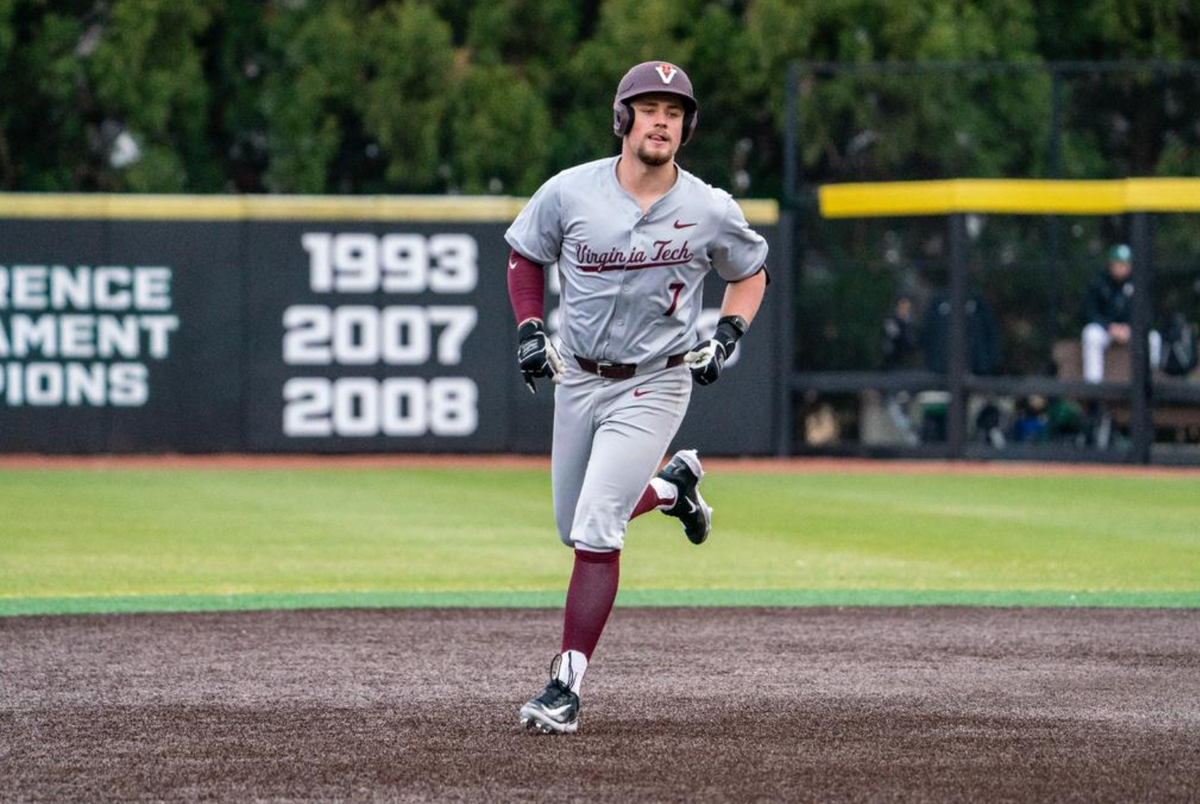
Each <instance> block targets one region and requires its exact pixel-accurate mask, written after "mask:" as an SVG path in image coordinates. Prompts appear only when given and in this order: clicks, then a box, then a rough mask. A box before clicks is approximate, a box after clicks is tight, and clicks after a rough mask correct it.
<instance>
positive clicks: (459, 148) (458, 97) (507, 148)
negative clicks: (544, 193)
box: [449, 65, 553, 194]
mask: <svg viewBox="0 0 1200 804" xmlns="http://www.w3.org/2000/svg"><path fill="white" fill-rule="evenodd" d="M449 119H450V132H451V138H450V144H451V146H452V150H451V166H452V169H453V170H452V176H453V179H454V182H455V184H456V185H458V189H460V190H462V191H463V192H467V193H488V192H506V193H519V194H530V193H532V192H533V191H534V190H536V189H537V188H538V185H540V184H541V183H542V182H543V181H545V180H546V178H547V175H546V162H547V157H548V155H549V152H550V137H551V133H552V131H553V128H552V126H551V125H550V113H549V112H548V111H547V109H546V105H545V102H544V101H543V99H542V96H541V94H540V93H538V92H536V91H535V90H534V89H533V87H531V86H530V85H529V83H528V82H527V81H525V80H523V79H522V78H521V77H520V76H519V75H517V74H516V73H515V71H514V70H512V69H511V68H509V67H505V66H502V65H496V66H490V67H478V66H477V67H472V68H471V69H470V70H469V71H468V72H467V74H466V76H465V77H464V79H463V80H462V81H461V82H460V84H459V86H458V87H457V89H456V93H455V99H454V103H453V106H452V113H451V114H450V116H449Z"/></svg>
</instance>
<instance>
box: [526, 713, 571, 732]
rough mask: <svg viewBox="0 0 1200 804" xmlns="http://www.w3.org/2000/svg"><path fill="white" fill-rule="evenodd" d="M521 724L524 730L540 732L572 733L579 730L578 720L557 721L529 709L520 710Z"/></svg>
mask: <svg viewBox="0 0 1200 804" xmlns="http://www.w3.org/2000/svg"><path fill="white" fill-rule="evenodd" d="M521 725H522V726H524V727H525V729H526V731H536V732H540V733H542V734H574V733H575V732H576V731H578V730H579V721H578V720H572V721H571V722H570V723H559V722H557V721H555V720H551V719H550V718H547V717H545V716H544V715H542V714H541V713H540V712H536V711H532V710H529V709H522V710H521Z"/></svg>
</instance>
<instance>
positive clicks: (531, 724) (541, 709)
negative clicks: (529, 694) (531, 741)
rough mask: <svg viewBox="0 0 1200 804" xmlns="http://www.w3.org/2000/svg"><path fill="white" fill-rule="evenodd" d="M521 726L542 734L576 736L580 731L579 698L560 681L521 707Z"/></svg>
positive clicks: (554, 680)
mask: <svg viewBox="0 0 1200 804" xmlns="http://www.w3.org/2000/svg"><path fill="white" fill-rule="evenodd" d="M521 725H522V726H524V727H525V728H526V729H529V730H537V731H539V732H541V733H542V734H574V733H575V732H576V731H577V730H578V729H579V696H578V695H576V694H575V693H573V692H571V688H570V687H568V686H567V685H566V684H564V683H562V682H561V681H559V680H558V679H551V680H550V683H549V684H547V685H546V689H545V690H543V691H542V694H541V695H539V696H538V697H536V698H534V699H533V700H532V701H530V702H529V703H527V704H525V705H524V706H522V707H521Z"/></svg>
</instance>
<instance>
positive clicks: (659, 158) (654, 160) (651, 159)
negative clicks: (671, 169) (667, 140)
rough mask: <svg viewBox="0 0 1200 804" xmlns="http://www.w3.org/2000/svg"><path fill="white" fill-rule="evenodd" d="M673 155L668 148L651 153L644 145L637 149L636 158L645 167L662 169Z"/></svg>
mask: <svg viewBox="0 0 1200 804" xmlns="http://www.w3.org/2000/svg"><path fill="white" fill-rule="evenodd" d="M674 155H675V154H673V153H672V152H671V149H669V148H668V149H666V150H664V151H651V150H650V149H648V148H647V147H646V146H645V144H644V143H643V144H639V145H638V147H637V158H638V159H640V160H641V161H642V164H643V165H646V166H647V167H662V166H663V165H665V164H667V163H668V162H670V161H671V158H672V157H673V156H674Z"/></svg>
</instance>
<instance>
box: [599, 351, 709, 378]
mask: <svg viewBox="0 0 1200 804" xmlns="http://www.w3.org/2000/svg"><path fill="white" fill-rule="evenodd" d="M684 354H686V353H684V352H681V353H679V354H677V355H671V356H670V357H668V358H667V362H666V364H665V365H664V366H663V368H664V369H669V368H675V367H676V366H678V365H680V364H681V363H683V355H684ZM575 362H576V363H578V364H579V367H580V368H581V369H583V370H584V371H586V372H588V373H589V374H595V375H596V376H598V377H603V378H604V379H606V380H628V379H629V378H630V377H632V376H634V375H636V374H637V371H638V364H637V363H609V362H608V361H606V360H601V361H600V362H599V363H597V362H596V361H595V360H588V359H587V358H586V357H579V356H578V355H576V356H575ZM653 362H655V363H657V362H658V361H653ZM642 365H643V366H644V365H646V364H645V363H643V364H642Z"/></svg>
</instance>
